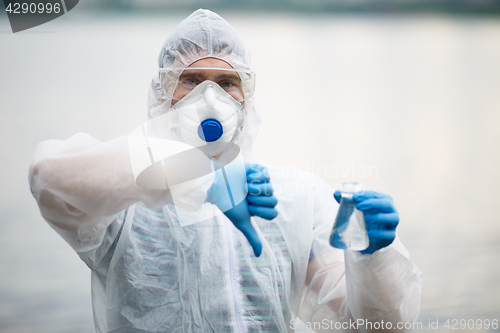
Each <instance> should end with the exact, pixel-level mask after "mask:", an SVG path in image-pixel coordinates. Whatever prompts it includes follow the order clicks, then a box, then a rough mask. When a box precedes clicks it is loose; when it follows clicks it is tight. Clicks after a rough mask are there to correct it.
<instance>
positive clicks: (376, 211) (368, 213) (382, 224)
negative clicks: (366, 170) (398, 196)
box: [333, 191, 399, 254]
mask: <svg viewBox="0 0 500 333" xmlns="http://www.w3.org/2000/svg"><path fill="white" fill-rule="evenodd" d="M333 196H334V197H335V200H337V202H338V203H340V198H341V192H340V191H335V193H334V194H333ZM353 199H354V201H355V202H356V208H357V209H358V210H360V211H362V212H363V215H364V217H365V223H366V230H367V231H368V238H369V239H370V245H369V246H368V248H367V249H366V250H363V251H360V252H361V253H364V254H371V253H373V252H375V251H377V250H380V249H381V248H384V247H386V246H389V245H390V244H391V243H392V242H393V241H394V239H395V238H396V227H397V225H398V223H399V214H398V212H397V211H396V207H395V206H394V201H393V200H392V198H391V197H390V196H389V195H387V194H383V193H379V192H374V191H363V192H357V193H354V195H353Z"/></svg>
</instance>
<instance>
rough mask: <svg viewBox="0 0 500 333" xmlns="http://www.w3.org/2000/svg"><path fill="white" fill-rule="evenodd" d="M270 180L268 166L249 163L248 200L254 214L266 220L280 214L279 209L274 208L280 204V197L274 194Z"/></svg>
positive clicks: (251, 212) (249, 207)
mask: <svg viewBox="0 0 500 333" xmlns="http://www.w3.org/2000/svg"><path fill="white" fill-rule="evenodd" d="M270 181H271V178H270V177H269V172H268V170H267V168H265V167H263V166H261V165H259V164H248V165H247V182H248V184H247V185H248V196H247V201H248V205H249V206H248V209H249V210H250V214H251V215H252V216H259V217H262V218H263V219H266V220H272V219H274V218H275V217H276V216H278V211H277V210H276V208H274V207H275V206H276V205H277V204H278V199H277V198H276V196H275V195H274V194H273V191H274V190H273V187H272V185H271V183H270Z"/></svg>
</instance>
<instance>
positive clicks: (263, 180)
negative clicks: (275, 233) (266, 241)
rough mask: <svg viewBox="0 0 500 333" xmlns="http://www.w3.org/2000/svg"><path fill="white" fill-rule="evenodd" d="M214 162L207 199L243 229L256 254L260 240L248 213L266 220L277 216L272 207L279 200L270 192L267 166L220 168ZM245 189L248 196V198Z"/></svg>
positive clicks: (252, 165) (233, 165)
mask: <svg viewBox="0 0 500 333" xmlns="http://www.w3.org/2000/svg"><path fill="white" fill-rule="evenodd" d="M214 165H215V167H216V169H217V170H216V176H215V180H214V184H213V185H212V187H211V188H210V189H209V190H208V195H207V200H206V201H207V202H210V203H213V204H214V205H217V207H219V208H220V210H221V211H222V212H224V214H225V215H226V216H227V217H228V218H229V220H231V222H233V224H234V225H235V226H236V228H238V229H239V230H240V231H241V232H243V234H244V235H245V237H246V238H247V239H248V241H249V243H250V245H251V246H252V248H253V251H254V253H255V255H256V256H257V257H258V256H260V254H261V252H262V243H261V241H260V238H259V236H258V235H257V232H256V231H255V229H254V227H253V226H252V223H251V222H250V215H254V216H260V217H262V218H265V219H268V220H272V219H273V218H275V217H276V216H277V211H276V209H275V208H274V206H276V204H277V202H278V201H277V199H276V197H275V196H274V195H273V194H272V192H273V189H272V186H271V184H270V183H269V180H270V179H269V175H268V173H267V169H266V168H264V167H262V166H260V165H258V164H247V163H245V164H242V163H234V164H228V165H225V166H223V167H221V168H220V170H219V167H218V164H217V162H215V163H214ZM248 192H249V194H250V195H249V196H248V197H247V193H248ZM247 199H248V201H247ZM249 202H250V205H249Z"/></svg>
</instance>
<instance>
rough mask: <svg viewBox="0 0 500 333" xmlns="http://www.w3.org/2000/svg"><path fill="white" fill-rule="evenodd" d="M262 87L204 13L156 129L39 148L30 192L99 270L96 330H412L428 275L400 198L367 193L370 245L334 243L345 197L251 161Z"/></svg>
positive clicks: (156, 87)
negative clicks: (402, 224) (406, 235)
mask: <svg viewBox="0 0 500 333" xmlns="http://www.w3.org/2000/svg"><path fill="white" fill-rule="evenodd" d="M254 89H255V77H254V73H253V71H252V68H251V66H250V62H249V55H248V52H247V50H246V49H245V46H244V44H243V42H242V40H241V38H240V37H239V36H238V34H237V33H236V31H235V30H234V29H233V28H232V27H231V26H230V25H229V24H228V23H227V22H226V21H225V20H224V19H222V18H221V17H220V16H218V15H217V14H215V13H213V12H211V11H208V10H201V9H200V10H197V11H195V12H194V13H193V14H191V15H190V16H189V17H188V18H186V19H185V20H184V21H182V22H181V23H180V24H179V25H178V26H177V27H176V28H175V29H174V31H173V32H172V33H171V35H170V36H169V37H168V38H167V40H166V42H165V43H164V45H163V47H162V50H161V52H160V56H159V73H158V75H157V76H155V77H154V79H153V80H152V83H151V85H150V89H149V100H148V119H149V120H148V122H147V123H146V124H143V125H141V126H139V127H138V129H137V130H136V131H134V132H133V133H132V134H131V135H129V136H127V137H120V138H117V139H114V140H111V141H108V142H101V141H99V140H97V139H95V138H93V137H91V136H90V135H88V134H83V133H80V134H76V135H74V136H72V137H70V138H69V139H67V140H64V141H60V140H49V141H44V142H42V143H40V144H39V145H38V146H37V148H36V151H35V153H34V157H33V162H32V164H31V167H30V175H29V179H30V186H31V190H32V193H33V195H34V197H35V198H36V200H37V202H38V205H39V207H40V211H41V213H42V215H43V217H44V218H45V219H46V220H47V221H48V223H49V224H50V225H51V226H52V227H53V228H54V229H55V230H56V231H57V232H58V233H59V234H60V235H61V236H62V237H63V238H64V239H65V240H66V241H67V242H68V243H69V244H70V245H71V246H72V248H73V249H74V250H75V251H76V252H77V253H78V255H79V256H80V257H81V259H82V260H83V261H84V262H85V263H86V264H87V265H88V266H89V268H90V269H91V270H92V302H93V311H94V320H95V327H96V330H97V332H101V333H104V332H293V331H294V328H295V327H298V325H297V321H296V320H297V318H300V319H301V320H302V321H303V322H304V323H306V324H307V325H308V326H310V327H312V328H314V329H315V331H317V332H336V331H339V332H343V331H353V332H373V331H380V330H387V331H395V332H396V331H397V332H403V331H411V328H409V327H410V326H411V325H409V323H412V322H413V321H415V320H416V318H417V316H418V313H419V304H420V292H421V273H420V271H419V269H418V268H417V267H416V266H415V265H413V264H412V263H411V262H410V260H409V259H408V257H409V255H408V252H407V250H406V249H405V248H404V246H403V245H402V244H401V242H400V241H399V239H398V238H397V236H396V226H397V224H398V223H399V216H398V213H397V211H396V210H395V207H394V203H393V201H392V199H391V198H390V197H389V196H387V195H385V194H381V193H377V192H372V191H365V192H363V193H357V194H355V195H354V200H355V202H356V207H357V208H358V209H359V210H361V211H363V212H364V217H365V220H366V225H367V230H368V236H369V247H368V248H367V249H366V250H364V251H361V252H357V251H348V250H345V251H344V250H341V249H338V248H335V247H333V246H332V245H331V244H330V233H331V230H332V227H333V223H334V220H335V216H336V212H337V209H338V203H337V201H339V200H340V193H339V192H335V195H334V191H333V190H332V189H331V188H330V187H329V186H328V185H327V184H326V183H324V182H323V181H321V180H320V179H318V178H317V177H315V176H313V175H311V174H307V173H304V172H299V171H296V170H290V169H286V168H280V167H275V166H271V165H265V164H263V163H258V161H255V160H254V159H253V157H252V145H253V142H254V140H255V138H256V135H257V132H258V129H259V125H260V117H259V114H258V112H257V110H256V108H255V101H254V94H253V93H254ZM247 194H248V195H247ZM336 200H337V201H336ZM250 216H252V217H251V218H250Z"/></svg>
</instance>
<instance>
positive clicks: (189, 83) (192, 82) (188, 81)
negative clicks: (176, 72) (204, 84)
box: [182, 79, 197, 87]
mask: <svg viewBox="0 0 500 333" xmlns="http://www.w3.org/2000/svg"><path fill="white" fill-rule="evenodd" d="M182 84H185V85H186V86H192V87H194V86H196V85H197V83H196V82H195V81H194V80H191V79H186V80H183V81H182Z"/></svg>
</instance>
